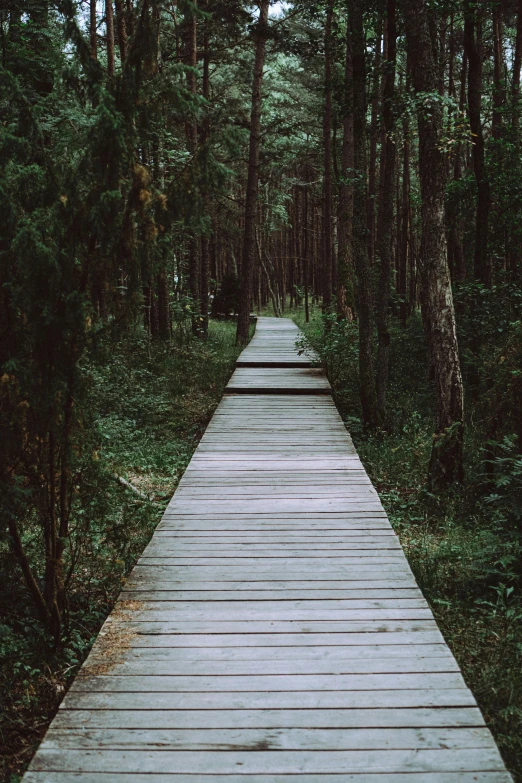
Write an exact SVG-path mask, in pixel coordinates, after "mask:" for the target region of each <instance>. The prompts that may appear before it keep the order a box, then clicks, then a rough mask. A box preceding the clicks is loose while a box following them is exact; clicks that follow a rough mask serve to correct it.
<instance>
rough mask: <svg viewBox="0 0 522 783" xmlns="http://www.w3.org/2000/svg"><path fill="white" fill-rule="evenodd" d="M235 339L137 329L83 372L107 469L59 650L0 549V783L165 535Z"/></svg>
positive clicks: (76, 533)
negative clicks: (162, 523) (166, 516)
mask: <svg viewBox="0 0 522 783" xmlns="http://www.w3.org/2000/svg"><path fill="white" fill-rule="evenodd" d="M234 338H235V324H234V323H232V322H212V323H211V325H210V335H209V339H208V340H207V341H204V342H203V341H198V340H191V339H188V340H187V339H186V338H184V339H182V340H176V341H173V342H170V343H163V344H155V343H154V342H153V343H152V344H151V343H150V342H149V339H148V337H147V335H146V334H145V333H144V332H143V331H142V330H141V329H137V330H136V331H135V333H134V335H132V336H130V337H129V336H126V338H125V340H124V341H121V342H114V341H108V342H107V343H106V344H101V345H99V346H98V348H97V351H96V354H95V359H91V360H90V361H89V362H86V364H85V367H84V370H85V372H86V373H87V374H88V376H89V378H90V394H89V400H90V404H91V405H92V408H93V410H94V412H95V421H96V430H97V443H98V450H97V454H96V464H97V466H98V467H99V470H98V471H97V473H96V475H95V476H93V477H92V480H91V481H90V483H89V481H87V482H83V484H82V492H83V497H82V498H81V502H80V503H79V508H78V511H77V514H76V519H75V520H74V525H73V533H72V536H73V538H74V552H75V557H77V561H76V562H75V564H74V568H73V571H72V577H71V582H70V586H69V591H68V593H69V607H68V612H67V618H66V619H67V630H66V633H65V635H64V638H63V646H62V648H61V649H60V650H59V651H56V650H54V649H53V644H52V640H51V639H50V638H49V637H48V636H47V635H46V634H45V633H44V631H43V630H42V629H41V626H40V625H39V623H38V622H37V621H36V619H35V615H34V611H33V608H32V605H31V602H30V600H29V597H28V595H27V592H26V588H25V586H24V583H23V580H22V577H21V574H20V572H19V570H18V569H17V567H16V565H15V564H14V562H13V558H12V556H11V555H10V553H9V550H8V549H7V545H6V544H2V545H0V604H1V611H0V692H1V693H2V702H3V704H2V712H1V715H0V746H2V748H3V749H5V750H3V751H2V761H1V762H0V764H2V765H3V766H0V780H1V781H2V783H18V781H19V780H20V779H21V774H22V772H23V770H24V768H25V767H26V765H27V763H28V761H29V759H30V758H31V755H32V753H33V752H34V750H35V748H36V746H37V744H38V743H39V741H40V740H41V738H42V736H43V734H44V732H45V730H46V728H47V726H48V724H49V722H50V720H51V719H52V717H53V715H54V713H55V711H56V708H57V707H58V704H59V702H60V701H61V699H62V698H63V695H64V693H65V691H66V689H67V687H68V685H69V684H70V682H71V681H72V679H73V678H74V676H75V675H76V673H77V672H78V668H79V666H80V665H81V663H82V662H83V660H84V659H85V657H86V656H87V654H88V652H89V650H90V647H91V645H92V643H93V641H94V639H95V638H96V635H97V634H98V631H99V629H100V626H101V625H102V623H103V622H104V620H105V618H106V617H107V615H108V613H109V612H110V610H111V608H112V606H113V603H114V601H115V599H116V597H117V595H118V593H119V591H120V589H121V586H122V583H123V582H124V581H125V578H126V576H127V574H128V573H129V571H130V569H131V568H132V566H133V565H134V563H135V562H136V560H137V558H138V557H139V555H140V554H141V552H142V551H143V549H144V547H145V545H146V543H147V542H148V540H149V538H150V536H151V534H152V532H153V530H154V528H155V526H156V525H157V523H158V521H159V518H160V516H161V513H162V510H163V508H164V507H165V505H166V503H167V501H168V499H169V498H170V496H171V495H172V493H173V492H174V489H175V488H176V484H177V482H178V480H179V478H180V477H181V475H182V474H183V471H184V470H185V467H186V465H187V463H188V462H189V460H190V458H191V456H192V453H193V451H194V449H195V448H196V446H197V444H198V441H199V439H200V437H201V435H202V433H203V431H204V429H205V427H206V425H207V423H208V421H209V419H210V417H211V415H212V413H213V411H214V409H215V407H216V405H217V403H218V402H219V400H220V398H221V396H222V394H223V390H224V387H225V385H226V383H227V381H228V378H229V377H230V374H231V372H232V369H233V365H234V361H235V358H236V356H237V354H238V350H237V349H236V348H235V345H234ZM120 479H123V480H124V481H125V482H128V484H129V485H131V486H130V487H129V486H126V485H125V484H124V483H122V482H121V481H120ZM37 530H38V528H37V526H36V525H35V527H34V531H32V530H31V528H30V527H29V529H28V530H27V532H26V540H25V541H24V544H25V545H26V548H27V550H28V551H29V552H30V553H31V554H32V555H33V557H35V558H37V557H38V552H39V550H41V544H40V541H39V538H38V534H37ZM31 536H33V538H34V540H33V541H31Z"/></svg>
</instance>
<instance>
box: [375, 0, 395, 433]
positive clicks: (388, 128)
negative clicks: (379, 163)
mask: <svg viewBox="0 0 522 783" xmlns="http://www.w3.org/2000/svg"><path fill="white" fill-rule="evenodd" d="M386 38H387V59H386V63H385V76H384V90H383V96H382V97H383V107H382V114H383V123H384V130H385V134H386V140H385V152H384V175H383V194H382V202H381V204H382V216H381V219H380V221H379V228H380V235H379V238H378V239H379V241H378V248H379V257H380V270H379V272H380V273H379V290H378V296H377V334H378V350H377V376H376V389H377V409H378V417H379V419H380V421H381V422H384V421H385V420H386V391H387V388H388V375H389V365H390V328H389V317H388V308H389V303H390V296H391V272H392V255H393V226H394V214H393V200H394V199H393V191H394V183H395V162H396V141H395V139H394V137H393V132H394V128H395V107H394V94H395V57H396V39H397V32H396V21H395V0H388V1H387V6H386Z"/></svg>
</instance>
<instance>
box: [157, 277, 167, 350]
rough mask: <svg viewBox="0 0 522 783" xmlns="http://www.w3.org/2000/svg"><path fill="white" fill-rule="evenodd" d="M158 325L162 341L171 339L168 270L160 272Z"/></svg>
mask: <svg viewBox="0 0 522 783" xmlns="http://www.w3.org/2000/svg"><path fill="white" fill-rule="evenodd" d="M158 325H159V336H160V338H161V339H162V340H168V339H169V338H170V307H169V281H168V278H167V272H166V270H165V269H164V268H163V269H160V271H159V272H158Z"/></svg>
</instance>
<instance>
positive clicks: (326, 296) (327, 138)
mask: <svg viewBox="0 0 522 783" xmlns="http://www.w3.org/2000/svg"><path fill="white" fill-rule="evenodd" d="M333 6H334V3H333V0H328V4H327V7H326V25H325V30H324V113H323V151H324V158H323V161H324V172H323V311H324V312H328V311H329V309H330V306H331V303H332V258H333V254H332V228H333V226H332V59H333V57H332V20H333Z"/></svg>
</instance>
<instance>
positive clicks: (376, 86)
mask: <svg viewBox="0 0 522 783" xmlns="http://www.w3.org/2000/svg"><path fill="white" fill-rule="evenodd" d="M378 29H379V31H378V33H377V38H376V40H375V55H374V63H373V69H374V70H373V79H372V96H371V115H370V155H369V161H368V203H367V220H366V225H367V230H368V261H369V263H370V268H373V265H374V263H375V198H376V195H377V140H378V138H379V109H380V103H381V46H382V43H383V41H385V39H386V34H385V36H383V35H382V34H381V33H382V21H381V20H379V24H378ZM386 47H387V45H386V43H385V45H384V49H385V50H386ZM385 56H386V55H385Z"/></svg>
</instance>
